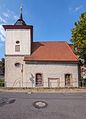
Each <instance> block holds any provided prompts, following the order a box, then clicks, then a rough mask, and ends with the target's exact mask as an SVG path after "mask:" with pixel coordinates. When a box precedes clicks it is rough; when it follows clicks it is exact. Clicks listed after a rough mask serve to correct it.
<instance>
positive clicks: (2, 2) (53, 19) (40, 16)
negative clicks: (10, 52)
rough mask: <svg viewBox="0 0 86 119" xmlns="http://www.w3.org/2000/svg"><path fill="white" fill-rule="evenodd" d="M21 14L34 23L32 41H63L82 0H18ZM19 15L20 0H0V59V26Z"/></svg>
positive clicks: (1, 38)
mask: <svg viewBox="0 0 86 119" xmlns="http://www.w3.org/2000/svg"><path fill="white" fill-rule="evenodd" d="M22 1H23V17H24V20H25V21H26V23H27V24H28V25H33V26H34V41H67V42H69V43H70V39H71V29H72V28H73V27H74V23H75V22H76V21H78V19H79V17H80V14H81V13H82V12H85V11H86V0H22ZM19 15H20V0H0V58H2V57H4V42H5V32H4V30H3V28H2V26H1V25H3V24H14V23H15V22H16V20H17V19H18V18H19Z"/></svg>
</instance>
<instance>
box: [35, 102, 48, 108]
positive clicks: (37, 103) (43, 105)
mask: <svg viewBox="0 0 86 119" xmlns="http://www.w3.org/2000/svg"><path fill="white" fill-rule="evenodd" d="M47 105H48V104H47V103H46V102H45V101H36V102H34V103H33V106H34V107H35V108H38V109H40V108H46V107H47Z"/></svg>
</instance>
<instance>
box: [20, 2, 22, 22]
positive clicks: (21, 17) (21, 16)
mask: <svg viewBox="0 0 86 119" xmlns="http://www.w3.org/2000/svg"><path fill="white" fill-rule="evenodd" d="M20 19H22V20H23V15H22V0H21V3H20Z"/></svg>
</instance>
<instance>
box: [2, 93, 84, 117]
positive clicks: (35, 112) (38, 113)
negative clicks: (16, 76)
mask: <svg viewBox="0 0 86 119" xmlns="http://www.w3.org/2000/svg"><path fill="white" fill-rule="evenodd" d="M35 101H45V102H46V103H47V104H48V105H47V107H45V108H41V109H38V108H35V107H34V106H33V103H34V102H35ZM0 119H86V93H76V94H64V93H63V94H55V93H54V94H48V93H46V94H44V93H39V94H37V93H33V94H31V95H29V94H27V93H0Z"/></svg>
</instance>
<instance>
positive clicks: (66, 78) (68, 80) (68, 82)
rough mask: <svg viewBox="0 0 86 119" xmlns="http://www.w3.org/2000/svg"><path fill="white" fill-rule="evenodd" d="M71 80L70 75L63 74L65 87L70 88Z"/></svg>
mask: <svg viewBox="0 0 86 119" xmlns="http://www.w3.org/2000/svg"><path fill="white" fill-rule="evenodd" d="M71 79H72V75H71V74H65V86H71Z"/></svg>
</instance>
